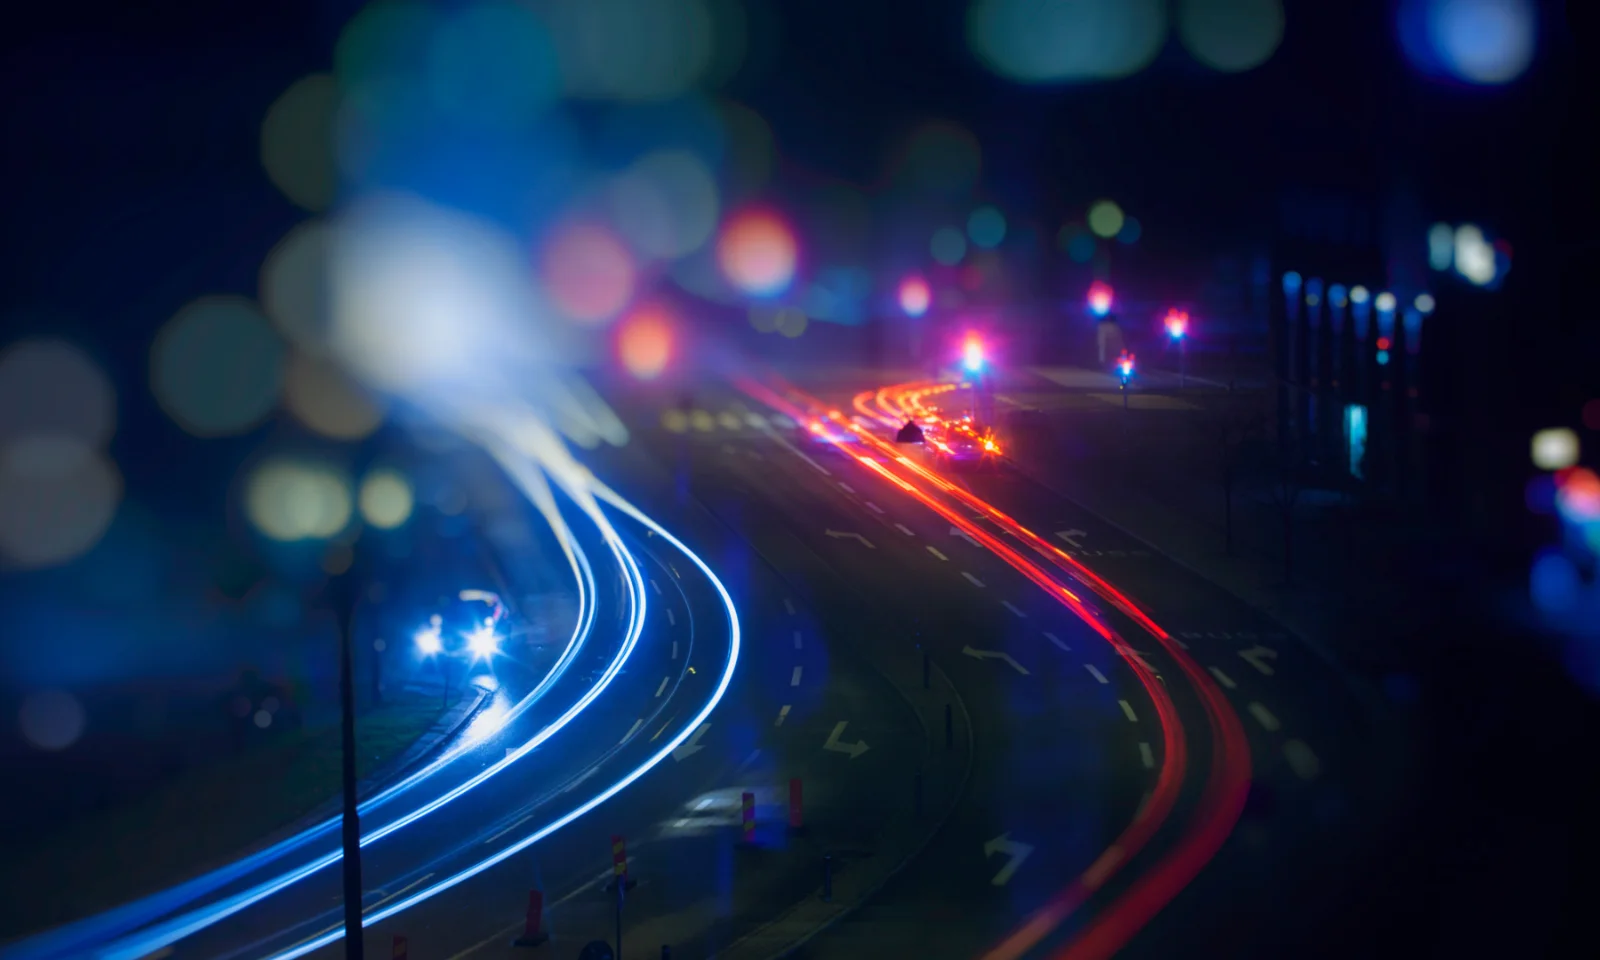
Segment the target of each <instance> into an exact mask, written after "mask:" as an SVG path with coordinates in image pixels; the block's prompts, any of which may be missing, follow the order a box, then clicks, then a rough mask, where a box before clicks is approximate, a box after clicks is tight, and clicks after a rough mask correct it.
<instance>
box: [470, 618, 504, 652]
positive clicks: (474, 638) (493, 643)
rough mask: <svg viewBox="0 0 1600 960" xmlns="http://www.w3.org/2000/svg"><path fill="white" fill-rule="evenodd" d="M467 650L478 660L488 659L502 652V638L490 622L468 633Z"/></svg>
mask: <svg viewBox="0 0 1600 960" xmlns="http://www.w3.org/2000/svg"><path fill="white" fill-rule="evenodd" d="M467 652H468V653H470V654H472V656H473V658H474V659H476V660H487V659H489V658H490V657H492V656H494V655H495V654H497V653H499V652H500V638H499V637H498V636H497V635H496V634H495V632H494V628H493V627H491V626H489V625H488V624H484V625H483V626H480V627H476V628H474V629H473V630H472V632H471V633H469V634H467Z"/></svg>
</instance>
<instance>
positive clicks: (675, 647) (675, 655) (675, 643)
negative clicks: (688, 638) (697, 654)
mask: <svg viewBox="0 0 1600 960" xmlns="http://www.w3.org/2000/svg"><path fill="white" fill-rule="evenodd" d="M672 659H674V660H676V659H678V641H676V640H674V641H672Z"/></svg>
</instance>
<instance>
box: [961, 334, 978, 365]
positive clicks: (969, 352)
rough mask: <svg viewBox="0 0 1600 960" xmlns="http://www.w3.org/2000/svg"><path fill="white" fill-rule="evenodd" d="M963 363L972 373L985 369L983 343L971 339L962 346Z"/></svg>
mask: <svg viewBox="0 0 1600 960" xmlns="http://www.w3.org/2000/svg"><path fill="white" fill-rule="evenodd" d="M961 365H962V366H963V367H965V368H967V370H969V371H971V372H972V373H977V372H979V371H980V370H982V369H983V344H982V343H979V342H978V341H977V340H975V339H969V340H967V342H966V345H965V346H963V347H962V348H961Z"/></svg>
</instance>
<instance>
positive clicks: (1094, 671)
mask: <svg viewBox="0 0 1600 960" xmlns="http://www.w3.org/2000/svg"><path fill="white" fill-rule="evenodd" d="M1083 669H1085V670H1087V671H1089V676H1091V677H1094V678H1095V679H1096V680H1098V681H1100V682H1101V683H1110V682H1111V681H1110V680H1107V679H1106V675H1105V674H1103V673H1101V672H1100V668H1099V667H1097V666H1095V665H1094V664H1092V663H1086V664H1084V665H1083Z"/></svg>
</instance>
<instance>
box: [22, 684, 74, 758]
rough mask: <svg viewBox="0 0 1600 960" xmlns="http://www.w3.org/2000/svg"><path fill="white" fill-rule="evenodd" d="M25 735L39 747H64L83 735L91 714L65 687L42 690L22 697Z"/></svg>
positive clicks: (23, 733)
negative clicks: (86, 711)
mask: <svg viewBox="0 0 1600 960" xmlns="http://www.w3.org/2000/svg"><path fill="white" fill-rule="evenodd" d="M17 725H18V726H19V727H20V728H21V729H22V739H24V740H26V741H27V742H28V743H29V744H30V745H32V746H34V747H37V748H38V749H40V750H51V751H55V750H65V749H66V748H67V747H70V746H72V745H73V744H74V743H76V742H77V741H78V738H79V737H81V736H82V735H83V728H84V727H85V726H87V725H88V714H87V713H85V711H84V709H83V704H82V703H81V702H79V700H78V698H77V697H75V696H73V695H72V694H70V693H68V692H67V691H65V690H41V691H39V692H38V693H35V694H31V695H29V696H28V697H27V698H26V699H24V700H23V701H22V708H21V709H20V710H19V711H18V712H17Z"/></svg>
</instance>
